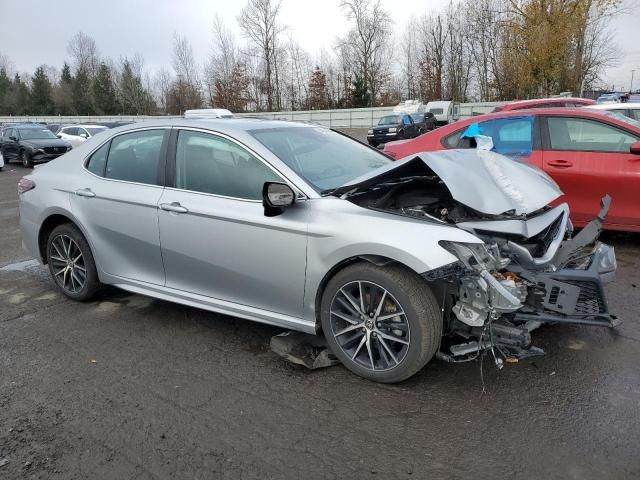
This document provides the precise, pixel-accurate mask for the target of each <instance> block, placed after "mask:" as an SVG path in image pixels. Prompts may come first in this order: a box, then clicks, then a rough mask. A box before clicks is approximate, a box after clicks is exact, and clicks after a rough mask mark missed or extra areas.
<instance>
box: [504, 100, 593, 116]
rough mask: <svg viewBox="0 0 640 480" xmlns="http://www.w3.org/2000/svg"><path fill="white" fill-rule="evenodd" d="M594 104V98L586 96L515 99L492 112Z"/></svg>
mask: <svg viewBox="0 0 640 480" xmlns="http://www.w3.org/2000/svg"><path fill="white" fill-rule="evenodd" d="M595 104H596V102H595V100H588V99H586V98H569V97H558V98H537V99H535V100H516V101H514V102H511V103H507V104H506V105H501V106H499V107H496V108H494V109H493V112H508V111H510V110H525V109H528V108H553V107H567V108H572V107H586V106H588V105H595Z"/></svg>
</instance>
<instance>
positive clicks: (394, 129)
mask: <svg viewBox="0 0 640 480" xmlns="http://www.w3.org/2000/svg"><path fill="white" fill-rule="evenodd" d="M397 130H398V129H397V128H396V127H391V128H390V129H389V133H394V132H396V131H397Z"/></svg>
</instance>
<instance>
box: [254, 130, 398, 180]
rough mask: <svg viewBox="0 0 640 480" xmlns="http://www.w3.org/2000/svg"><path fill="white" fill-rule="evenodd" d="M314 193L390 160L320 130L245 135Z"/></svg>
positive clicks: (327, 131)
mask: <svg viewBox="0 0 640 480" xmlns="http://www.w3.org/2000/svg"><path fill="white" fill-rule="evenodd" d="M249 133H250V134H251V135H253V136H254V137H255V138H256V139H257V140H258V141H259V142H260V143H262V144H263V145H264V146H265V147H267V148H268V149H269V150H271V152H273V153H274V154H275V155H276V156H277V157H278V158H279V159H280V160H282V161H283V162H284V163H286V164H287V166H288V167H289V168H291V169H292V170H293V171H295V172H296V173H297V174H298V175H300V176H301V177H302V178H304V179H305V180H306V181H307V182H308V183H309V184H310V185H311V186H312V187H313V188H314V189H315V190H316V191H318V192H322V191H325V190H332V189H334V188H337V187H339V186H341V185H344V184H345V183H348V182H349V181H350V180H353V179H354V178H358V177H360V176H361V175H364V174H365V173H368V172H370V171H372V170H376V169H377V168H380V167H382V166H383V165H386V164H388V163H389V162H391V161H392V160H391V159H390V158H388V157H387V156H385V155H383V154H382V153H379V152H377V151H376V150H373V149H372V148H369V147H367V146H366V145H363V144H362V143H360V142H358V141H356V140H353V139H351V138H349V137H347V136H345V135H341V134H339V133H336V132H333V131H331V130H328V129H326V128H321V127H285V128H268V129H261V130H252V131H250V132H249Z"/></svg>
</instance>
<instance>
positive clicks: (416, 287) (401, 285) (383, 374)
mask: <svg viewBox="0 0 640 480" xmlns="http://www.w3.org/2000/svg"><path fill="white" fill-rule="evenodd" d="M356 285H357V287H356ZM360 288H361V289H360ZM358 291H360V292H364V294H363V295H358V294H357V292H358ZM345 292H346V293H349V292H356V294H355V295H352V296H351V300H349V299H348V297H347V296H346V295H345ZM385 292H386V293H385ZM360 298H363V301H364V306H365V315H364V316H362V315H361V316H360V318H359V319H358V317H357V315H358V312H357V311H356V310H355V309H354V308H353V305H354V304H353V303H351V302H352V301H354V300H355V305H362V304H361V303H360ZM374 299H375V300H374ZM383 299H384V301H380V300H383ZM376 304H377V305H378V308H376ZM380 304H382V307H380ZM373 309H376V310H377V312H373V316H372V315H371V313H372V310H373ZM360 310H362V309H361V308H360ZM398 312H402V313H398ZM396 313H397V315H395V316H394V315H393V314H396ZM345 316H346V317H347V318H345ZM385 316H386V317H387V318H385ZM371 317H373V318H371ZM388 317H392V318H388ZM378 319H379V320H378ZM320 321H321V324H322V330H323V332H324V335H325V338H326V340H327V343H328V345H329V347H330V348H331V350H332V351H333V353H334V354H335V355H336V357H338V359H340V361H341V362H342V364H343V365H344V366H345V367H347V368H348V369H349V370H351V371H352V372H353V373H355V374H356V375H359V376H361V377H363V378H366V379H368V380H372V381H375V382H381V383H396V382H401V381H403V380H406V379H407V378H409V377H411V376H413V375H415V374H416V373H417V372H418V371H420V370H421V369H422V368H423V367H424V366H425V365H426V364H427V362H429V360H431V358H432V357H433V356H434V355H435V353H436V352H437V351H438V348H439V345H440V337H441V336H442V315H441V311H440V307H439V305H438V302H437V300H436V298H435V296H434V295H433V292H432V291H431V289H430V288H429V286H428V285H427V283H426V282H425V281H424V280H423V279H422V278H421V277H420V276H419V275H418V274H416V273H415V272H413V271H411V270H409V269H408V268H406V267H403V266H401V265H389V266H384V267H378V266H375V265H373V264H370V263H367V262H361V263H356V264H353V265H350V266H348V267H346V268H344V269H343V270H341V271H339V272H338V273H337V274H336V275H335V276H334V277H333V278H331V279H330V280H329V282H328V283H327V286H326V288H325V290H324V292H323V294H322V300H321V308H320ZM358 322H360V323H358ZM396 322H397V323H396ZM345 330H349V331H348V333H343V331H345ZM398 332H399V333H398ZM363 339H364V340H363ZM394 339H395V340H394ZM361 343H363V345H361ZM358 347H362V348H360V349H359V350H358ZM372 367H373V368H372Z"/></svg>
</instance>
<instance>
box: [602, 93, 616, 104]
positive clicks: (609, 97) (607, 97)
mask: <svg viewBox="0 0 640 480" xmlns="http://www.w3.org/2000/svg"><path fill="white" fill-rule="evenodd" d="M596 103H597V104H601V103H620V95H618V94H617V93H605V94H604V95H600V96H599V97H598V99H597V100H596Z"/></svg>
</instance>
